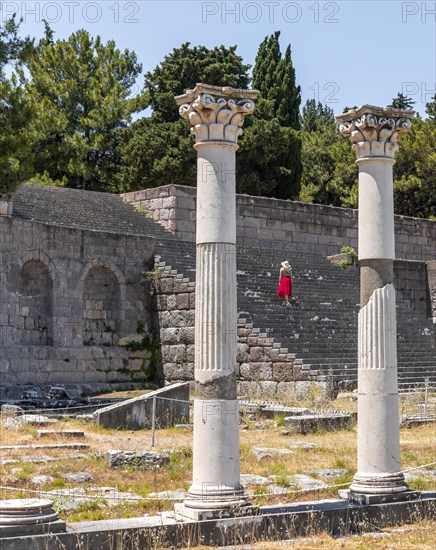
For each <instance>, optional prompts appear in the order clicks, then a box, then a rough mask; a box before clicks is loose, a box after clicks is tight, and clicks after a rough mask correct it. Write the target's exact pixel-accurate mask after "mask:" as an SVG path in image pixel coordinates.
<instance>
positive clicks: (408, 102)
mask: <svg viewBox="0 0 436 550" xmlns="http://www.w3.org/2000/svg"><path fill="white" fill-rule="evenodd" d="M415 103H416V101H413V99H412V98H411V97H407V96H405V95H404V94H403V93H401V92H398V94H397V97H394V98H393V100H392V103H391V104H390V105H389V107H393V108H394V109H413V106H414V105H415Z"/></svg>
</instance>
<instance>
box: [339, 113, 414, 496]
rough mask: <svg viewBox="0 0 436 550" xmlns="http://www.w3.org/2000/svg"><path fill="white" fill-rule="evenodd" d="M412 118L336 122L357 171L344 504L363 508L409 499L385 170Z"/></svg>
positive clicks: (376, 116)
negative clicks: (355, 301)
mask: <svg viewBox="0 0 436 550" xmlns="http://www.w3.org/2000/svg"><path fill="white" fill-rule="evenodd" d="M413 115H414V111H405V110H401V109H390V108H386V109H383V108H379V107H373V106H371V105H364V106H362V107H360V108H359V109H356V110H351V111H348V112H347V113H344V114H341V115H339V116H337V117H336V119H337V121H338V122H339V124H340V126H339V129H340V132H341V133H342V134H343V135H345V136H348V137H349V138H350V139H351V141H352V142H353V149H354V152H355V153H356V158H357V160H356V163H357V165H358V166H359V264H360V308H361V309H360V312H359V339H358V443H357V444H358V464H357V473H356V475H355V476H354V481H353V484H352V485H351V487H350V493H349V498H350V500H352V501H356V502H364V503H367V504H370V503H374V502H384V501H386V500H396V499H399V500H403V499H406V498H410V497H411V492H410V491H409V488H408V486H407V484H406V483H405V481H404V476H403V474H401V473H398V472H399V471H400V426H399V403H398V380H397V342H396V337H397V330H396V311H395V288H394V284H393V279H394V277H393V262H394V259H395V241H394V207H393V174H392V167H393V165H394V163H395V160H394V155H395V152H396V151H397V149H398V145H397V141H398V138H399V136H400V133H401V132H405V131H407V130H409V128H410V126H411V118H412V117H413ZM414 495H415V496H416V493H414Z"/></svg>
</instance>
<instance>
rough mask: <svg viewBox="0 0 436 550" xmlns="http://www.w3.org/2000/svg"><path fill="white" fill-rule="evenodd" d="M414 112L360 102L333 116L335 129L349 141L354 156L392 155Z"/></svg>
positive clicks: (358, 157)
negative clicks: (335, 121) (334, 117)
mask: <svg viewBox="0 0 436 550" xmlns="http://www.w3.org/2000/svg"><path fill="white" fill-rule="evenodd" d="M414 114H415V112H414V111H410V110H403V109H394V108H389V107H386V108H385V109H383V108H381V107H374V106H372V105H363V106H362V107H359V108H358V109H351V110H350V111H347V112H346V113H343V114H341V115H338V116H336V120H337V121H338V123H339V131H340V132H341V134H342V135H343V136H348V137H349V138H350V140H351V141H352V142H353V150H354V152H355V153H356V158H357V160H359V159H362V158H371V157H384V158H388V159H393V158H394V156H395V153H396V152H397V150H398V140H399V138H400V134H401V133H402V132H407V131H408V130H410V128H411V126H412V118H413V116H414Z"/></svg>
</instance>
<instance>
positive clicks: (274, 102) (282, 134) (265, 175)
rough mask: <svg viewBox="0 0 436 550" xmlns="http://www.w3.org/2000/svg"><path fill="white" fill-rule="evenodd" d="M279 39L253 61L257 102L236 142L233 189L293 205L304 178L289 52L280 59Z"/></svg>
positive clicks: (297, 99)
mask: <svg viewBox="0 0 436 550" xmlns="http://www.w3.org/2000/svg"><path fill="white" fill-rule="evenodd" d="M279 37H280V32H275V33H274V34H272V35H271V36H269V37H268V36H267V37H265V39H264V40H263V41H262V43H261V44H260V46H259V50H258V53H257V56H256V63H255V66H254V68H253V88H255V89H258V90H259V91H260V96H259V98H258V100H257V104H256V110H255V112H254V114H253V116H251V117H249V119H248V120H246V124H245V129H244V134H243V135H242V138H241V139H240V146H241V150H240V152H239V153H238V157H237V165H238V171H237V174H238V176H237V189H238V191H239V192H241V193H249V194H251V195H264V196H268V197H276V198H279V199H292V198H294V199H295V198H297V197H298V195H299V192H300V182H301V172H302V165H301V138H300V135H299V132H298V130H299V127H300V120H299V116H300V115H299V109H300V102H301V97H300V87H299V86H297V85H296V82H295V69H294V67H293V63H292V59H291V47H290V45H288V47H287V48H286V52H285V55H284V56H282V53H281V51H280V44H279Z"/></svg>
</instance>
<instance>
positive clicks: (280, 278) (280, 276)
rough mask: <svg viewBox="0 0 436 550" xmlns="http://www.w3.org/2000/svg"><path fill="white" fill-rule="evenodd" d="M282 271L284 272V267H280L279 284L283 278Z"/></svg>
mask: <svg viewBox="0 0 436 550" xmlns="http://www.w3.org/2000/svg"><path fill="white" fill-rule="evenodd" d="M282 273H283V267H281V268H280V274H279V284H280V281H281V280H282Z"/></svg>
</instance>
